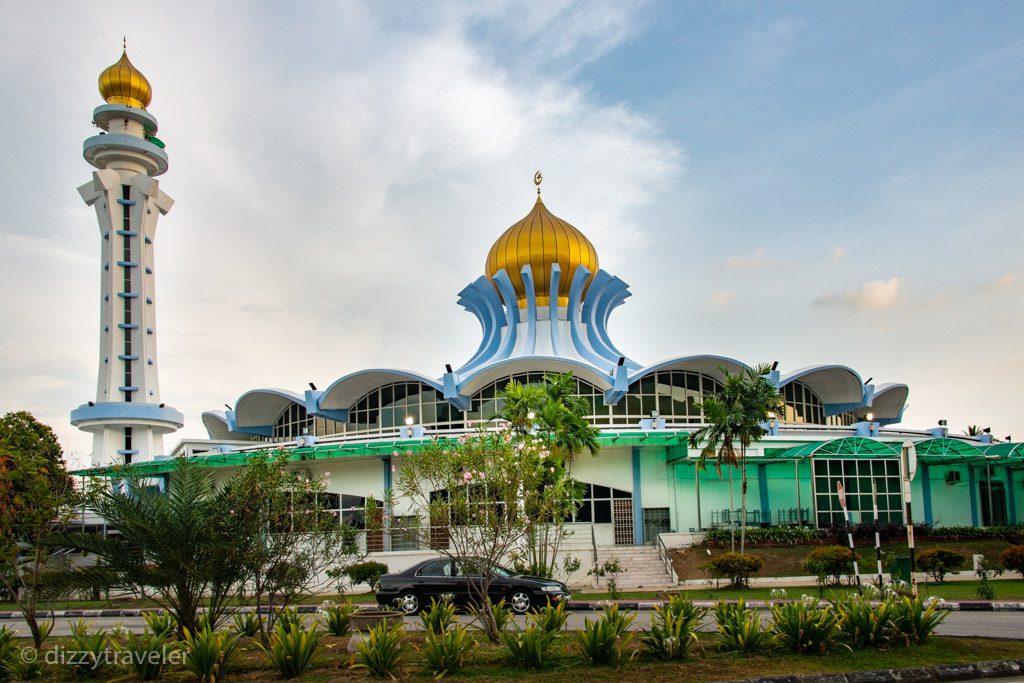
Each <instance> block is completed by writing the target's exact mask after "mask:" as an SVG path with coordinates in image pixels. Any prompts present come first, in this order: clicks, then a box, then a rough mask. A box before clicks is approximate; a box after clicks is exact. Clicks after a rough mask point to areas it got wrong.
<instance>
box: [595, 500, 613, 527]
mask: <svg viewBox="0 0 1024 683" xmlns="http://www.w3.org/2000/svg"><path fill="white" fill-rule="evenodd" d="M594 521H595V522H597V523H598V524H609V523H611V521H612V502H611V501H610V500H595V501H594Z"/></svg>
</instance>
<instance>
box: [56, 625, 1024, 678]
mask: <svg viewBox="0 0 1024 683" xmlns="http://www.w3.org/2000/svg"><path fill="white" fill-rule="evenodd" d="M474 635H475V636H476V639H477V641H478V644H477V646H476V647H474V648H473V653H472V655H471V656H470V659H469V661H468V662H467V663H466V668H465V669H464V670H463V671H462V672H460V673H459V674H458V678H464V679H467V680H474V681H491V680H516V679H520V678H523V677H524V676H527V675H528V676H529V677H530V678H531V679H533V680H538V681H562V680H576V679H583V678H585V679H587V680H615V681H623V680H624V681H645V682H651V681H678V680H687V681H712V680H730V679H743V678H753V677H760V676H770V675H776V674H803V673H817V672H821V673H829V672H840V671H868V670H873V669H885V668H906V667H915V666H927V665H934V664H952V663H963V662H972V661H986V660H994V659H1009V658H1019V657H1020V656H1022V654H1024V645H1022V643H1021V642H1019V641H1007V640H986V639H983V638H951V637H934V638H932V639H931V640H930V641H929V642H927V643H926V644H924V645H920V646H917V647H913V648H894V649H891V650H881V651H879V650H874V649H871V650H863V651H856V652H850V651H845V650H837V651H836V652H835V653H833V654H831V655H827V656H799V655H792V654H783V653H778V652H774V653H771V654H770V655H764V656H757V657H745V656H742V655H736V654H731V653H726V652H721V651H719V650H718V647H717V637H716V636H702V638H701V641H700V643H699V644H698V645H697V646H696V647H695V649H694V651H693V653H692V656H691V659H690V660H689V661H687V662H684V663H678V664H677V663H665V662H660V661H657V660H654V659H652V658H651V657H650V655H648V654H647V653H645V652H643V651H642V650H640V649H638V648H637V645H636V641H634V642H633V644H632V645H631V646H630V648H631V649H633V650H634V651H635V656H634V657H633V658H632V659H629V660H628V661H626V663H624V664H623V666H622V667H621V668H619V669H615V668H612V667H592V666H587V665H583V664H581V663H580V662H579V658H578V655H577V654H576V651H575V646H574V634H573V633H569V632H565V633H563V635H562V638H561V644H560V646H559V649H558V653H557V656H556V657H555V658H554V660H553V661H552V666H551V667H550V668H549V669H547V670H545V671H542V672H539V673H533V672H525V671H523V670H522V669H519V668H518V667H516V666H515V663H514V662H512V661H510V660H509V658H508V656H507V654H506V652H505V650H504V648H503V647H501V646H495V645H492V644H491V643H489V642H487V641H486V639H484V638H483V637H482V636H480V635H479V634H474ZM348 640H349V638H348V637H340V638H339V637H334V636H327V637H324V638H323V639H322V640H321V643H320V657H319V661H318V662H317V664H316V666H315V667H314V668H312V669H311V670H308V671H307V672H306V673H305V674H304V675H303V676H302V678H301V680H303V681H311V682H312V681H341V680H367V679H368V678H369V676H368V675H367V674H366V673H365V672H364V671H363V670H360V669H355V670H352V669H350V668H349V665H350V663H351V662H352V656H351V655H350V654H348V652H347V645H348ZM421 645H422V635H421V634H415V633H413V634H410V635H409V636H408V637H407V640H406V648H405V649H406V655H405V665H404V673H403V675H402V678H404V679H406V680H424V681H426V680H429V679H431V678H432V676H431V675H430V674H427V673H425V672H424V671H423V668H422V664H421V656H420V655H419V654H418V651H417V648H418V647H420V646H421ZM56 646H61V647H64V648H68V647H71V644H70V641H69V639H66V638H53V639H50V640H48V641H47V644H46V646H45V648H53V647H56ZM241 647H242V652H241V655H240V657H239V658H238V660H237V661H236V666H235V667H234V669H233V670H232V671H231V673H230V674H228V676H227V679H228V680H242V681H264V680H274V679H275V675H274V674H273V672H272V671H271V670H270V669H268V668H267V666H266V664H265V660H264V657H263V655H262V653H261V652H260V651H259V648H258V647H257V645H256V643H255V641H253V640H249V639H246V640H245V641H243V643H242V645H241ZM98 673H99V676H98V677H99V679H100V680H114V679H117V680H129V679H130V678H131V677H130V676H127V675H126V673H125V672H124V671H121V670H118V669H114V668H106V669H102V670H100V671H99V672H98ZM165 678H166V679H167V680H185V679H190V676H189V675H188V674H187V673H185V672H184V671H181V670H178V669H173V668H172V669H170V670H169V671H167V672H166V673H165ZM41 680H48V681H62V680H68V681H70V680H73V677H72V675H71V674H70V672H68V671H67V670H66V669H62V668H59V667H56V666H50V665H48V666H47V667H46V669H45V671H44V674H43V678H42V679H41Z"/></svg>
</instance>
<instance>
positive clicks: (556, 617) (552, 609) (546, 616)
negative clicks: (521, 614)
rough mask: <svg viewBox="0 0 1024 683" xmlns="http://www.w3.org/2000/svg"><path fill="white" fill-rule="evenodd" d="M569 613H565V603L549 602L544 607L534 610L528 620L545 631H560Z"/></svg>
mask: <svg viewBox="0 0 1024 683" xmlns="http://www.w3.org/2000/svg"><path fill="white" fill-rule="evenodd" d="M568 618H569V615H568V614H566V613H565V603H564V602H559V603H558V604H557V605H552V604H551V603H550V602H549V603H548V604H547V605H545V606H544V607H542V608H540V609H538V610H535V611H534V612H533V614H531V615H530V620H531V621H533V623H534V624H536V625H537V628H541V629H544V630H545V631H555V632H558V631H561V630H562V627H563V626H565V622H566V620H567V619H568Z"/></svg>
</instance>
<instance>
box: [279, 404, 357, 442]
mask: <svg viewBox="0 0 1024 683" xmlns="http://www.w3.org/2000/svg"><path fill="white" fill-rule="evenodd" d="M344 433H345V423H344V422H337V421H335V420H327V419H325V418H322V417H314V416H312V415H310V414H308V413H307V412H306V408H305V407H304V406H302V405H301V404H299V403H292V404H290V405H289V406H288V407H287V408H285V409H284V412H282V413H281V414H280V415H279V416H278V418H277V420H276V421H275V422H274V432H273V436H272V437H271V438H270V440H271V441H288V440H289V439H295V438H297V437H300V436H303V435H305V434H309V435H311V436H331V435H333V434H344Z"/></svg>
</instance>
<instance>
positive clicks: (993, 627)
mask: <svg viewBox="0 0 1024 683" xmlns="http://www.w3.org/2000/svg"><path fill="white" fill-rule="evenodd" d="M598 616H600V615H599V613H596V612H570V613H569V622H568V624H567V627H568V628H569V629H573V630H576V629H580V628H582V626H583V620H584V619H591V620H593V619H595V618H597V617H598ZM651 616H652V612H650V611H640V612H637V616H636V619H635V620H634V621H633V628H634V629H639V628H647V627H649V626H650V624H651ZM459 620H460V621H462V622H463V623H467V624H468V623H469V622H470V618H469V617H467V616H460V617H459ZM518 620H519V621H520V623H522V622H523V618H522V617H520V618H518ZM89 621H90V623H92V624H93V625H94V626H100V627H103V628H106V629H111V628H114V627H115V626H117V625H119V624H120V625H122V626H124V627H125V628H127V629H129V630H132V631H141V630H142V629H143V627H144V626H145V625H146V622H145V620H143V619H142V618H141V617H97V618H93V619H89ZM405 621H406V625H407V627H408V628H409V629H416V628H418V627H419V620H418V619H415V618H411V617H409V618H406V620H405ZM68 623H69V620H68V619H58V620H57V621H56V623H55V624H54V628H53V635H55V636H66V635H69V633H70V632H69V629H68ZM0 624H6V625H8V626H10V627H11V628H13V629H15V630H16V631H18V633H19V635H24V636H27V635H29V631H28V626H26V625H25V623H24V622H22V621H17V620H14V619H11V620H6V619H5V620H3V621H0ZM704 630H707V631H713V630H714V625H713V622H711V621H710V620H708V621H705V623H704ZM936 632H937V633H939V634H940V635H946V636H981V637H984V638H1012V639H1017V640H1024V612H949V616H947V617H946V620H945V621H944V622H943V623H942V624H941V625H940V626H939V628H938V630H937V631H936Z"/></svg>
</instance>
